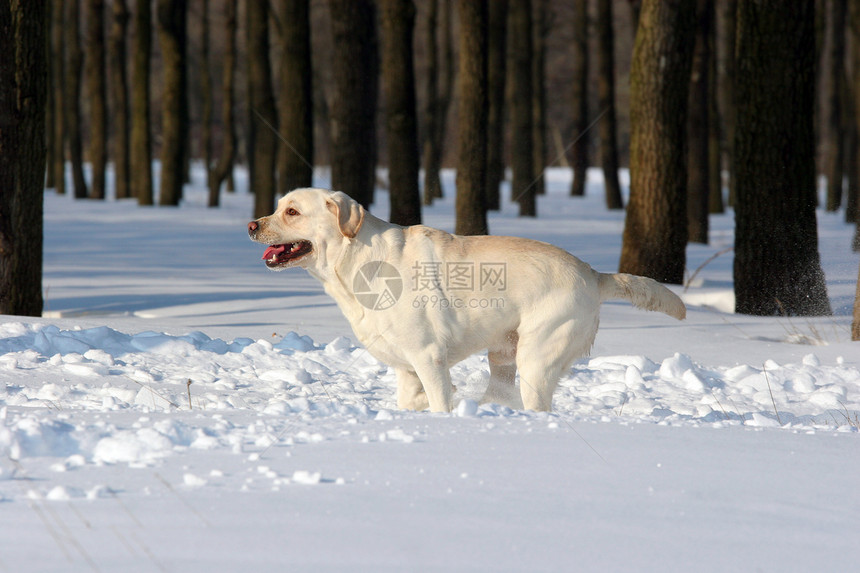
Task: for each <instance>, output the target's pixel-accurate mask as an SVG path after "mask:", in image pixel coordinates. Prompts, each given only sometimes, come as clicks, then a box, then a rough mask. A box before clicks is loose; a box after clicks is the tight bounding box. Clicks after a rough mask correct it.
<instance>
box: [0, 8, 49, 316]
mask: <svg viewBox="0 0 860 573" xmlns="http://www.w3.org/2000/svg"><path fill="white" fill-rule="evenodd" d="M47 16H48V14H47V8H46V3H45V2H2V3H0V53H2V54H3V57H2V58H0V314H11V315H24V316H41V314H42V302H43V301H42V228H43V224H42V205H43V196H44V193H43V189H44V177H45V153H46V149H45V108H46V101H47V82H48V62H47V54H46V50H47V46H48V42H47V38H46V33H47V25H46V23H47Z"/></svg>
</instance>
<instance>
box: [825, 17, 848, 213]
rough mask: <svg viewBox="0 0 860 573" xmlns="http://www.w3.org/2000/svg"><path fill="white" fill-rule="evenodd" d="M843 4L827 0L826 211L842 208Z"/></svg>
mask: <svg viewBox="0 0 860 573" xmlns="http://www.w3.org/2000/svg"><path fill="white" fill-rule="evenodd" d="M846 8H847V0H830V18H829V20H830V39H831V41H830V68H829V70H828V72H829V74H828V76H829V78H828V79H829V81H828V82H827V95H826V96H825V97H827V100H828V105H829V107H830V115H829V117H828V130H827V131H828V133H827V155H826V157H827V204H826V207H827V210H828V211H838V210H839V208H840V207H841V206H842V186H843V178H844V171H843V165H844V161H845V147H844V142H845V130H844V123H843V122H844V118H843V115H844V110H843V109H842V93H843V90H844V89H845V88H844V81H845V16H846Z"/></svg>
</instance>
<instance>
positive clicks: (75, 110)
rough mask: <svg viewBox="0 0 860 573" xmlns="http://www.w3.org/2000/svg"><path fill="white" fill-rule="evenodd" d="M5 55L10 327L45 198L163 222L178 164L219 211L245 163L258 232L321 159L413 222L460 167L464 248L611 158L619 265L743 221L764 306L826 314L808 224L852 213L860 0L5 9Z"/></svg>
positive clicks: (753, 301)
mask: <svg viewBox="0 0 860 573" xmlns="http://www.w3.org/2000/svg"><path fill="white" fill-rule="evenodd" d="M0 44H2V46H0V53H2V56H0V193H2V196H0V313H2V314H21V315H39V314H41V311H42V294H41V250H42V221H41V205H42V196H43V193H44V190H45V189H46V188H47V189H53V190H54V192H56V193H58V194H63V193H68V194H73V196H74V197H76V198H79V199H81V200H105V199H106V198H107V197H108V193H107V192H106V189H107V188H108V174H109V173H110V174H111V177H112V178H113V179H112V189H113V190H114V195H115V198H116V199H133V200H136V203H137V204H139V205H141V206H159V207H161V206H164V207H169V206H174V205H178V204H179V203H180V201H181V200H182V190H183V185H184V184H185V183H186V181H187V180H188V177H189V169H190V165H191V162H192V161H199V162H202V163H203V164H204V165H205V166H206V170H207V174H208V187H209V190H210V193H209V205H210V206H211V207H213V208H216V207H217V206H218V204H219V200H220V198H221V196H222V193H230V192H231V191H233V189H234V186H233V182H232V178H231V175H232V172H233V168H234V167H235V166H239V165H241V166H243V167H244V168H247V169H248V172H249V181H250V189H249V190H250V191H251V192H252V193H253V194H254V197H255V201H254V203H255V207H254V213H253V216H254V217H259V216H263V215H266V214H269V213H270V212H271V211H272V209H273V207H274V202H275V198H276V197H277V196H279V195H280V194H283V193H285V192H287V191H289V190H290V189H294V188H297V187H302V186H308V185H310V183H311V175H312V173H313V171H314V169H325V170H327V172H328V173H329V180H330V182H331V187H332V188H334V189H339V190H342V191H344V192H346V193H348V194H349V195H350V196H352V197H353V198H355V199H356V200H358V201H359V202H360V203H362V204H363V205H365V206H366V207H370V206H371V205H372V204H373V203H374V199H375V198H374V189H376V188H378V187H380V186H385V187H387V189H388V191H389V194H388V195H389V197H390V201H391V205H390V213H391V216H390V218H391V221H392V222H394V223H398V224H402V225H411V224H417V223H420V222H421V211H422V205H427V204H430V203H432V202H433V201H434V199H435V198H437V197H438V196H439V194H440V193H441V186H440V184H439V171H440V169H442V168H453V169H456V173H457V175H456V189H457V191H456V201H457V209H456V229H455V232H456V233H458V234H486V233H488V232H489V229H488V226H487V213H488V211H492V210H494V209H497V208H498V207H499V201H500V200H501V199H500V197H501V195H500V192H499V189H500V186H501V185H502V184H503V182H504V184H506V185H507V184H509V185H510V189H511V193H510V196H511V197H512V198H513V200H514V201H516V203H517V204H518V206H519V213H520V215H521V216H523V217H539V216H540V213H539V212H538V210H537V201H536V198H537V197H538V196H539V195H540V194H541V193H542V190H543V181H542V174H543V172H544V169H545V168H547V167H550V166H562V167H568V168H570V169H572V170H573V173H574V177H573V184H572V186H571V189H570V194H571V196H573V197H575V196H577V195H582V194H583V193H584V178H585V172H586V169H587V168H589V167H599V168H600V169H602V171H603V175H604V180H605V201H606V207H607V209H626V219H625V227H624V236H623V248H622V253H621V262H620V268H619V271H620V272H629V273H633V274H638V275H644V276H649V277H652V278H655V279H657V280H660V281H662V282H666V283H674V284H679V283H681V281H682V279H683V275H684V272H685V249H686V246H687V244H688V243H690V242H698V243H707V241H708V216H709V214H711V213H717V212H723V211H724V210H725V209H733V210H734V214H735V220H736V229H735V245H734V257H735V263H734V289H735V294H736V311H737V312H739V313H745V314H753V315H788V316H795V315H822V314H829V313H830V312H831V310H830V306H829V302H828V299H827V292H826V289H825V286H824V279H823V273H822V271H821V267H820V262H819V254H818V248H817V232H816V209H818V208H822V209H825V210H827V211H831V212H833V211H842V212H844V219H845V223H846V224H852V225H858V222H859V221H860V220H858V216H857V209H858V206H859V205H860V199H858V187H860V161H859V160H858V154H860V144H858V141H860V139H858V133H860V129H858V126H860V113H858V109H860V0H800V1H798V2H794V3H792V7H791V9H790V10H789V9H785V6H784V4H783V3H782V2H779V1H777V0H763V1H758V0H756V1H753V0H696V1H689V0H641V1H640V0H414V1H413V0H154V1H149V0H139V1H134V0H41V1H22V0H2V1H0ZM155 163H158V164H159V166H160V169H158V171H157V173H158V174H159V177H158V179H157V180H156V179H155V178H154V173H156V171H155V170H154V169H153V165H154V164H155ZM109 166H110V167H111V169H109V168H108V167H109ZM379 168H383V169H379ZM622 168H628V169H629V171H630V188H629V190H622V188H621V185H620V183H619V177H618V173H619V169H622ZM382 173H384V174H385V176H384V177H383V176H381V174H382ZM819 182H822V183H819ZM819 188H821V190H822V191H823V192H822V193H819ZM625 198H626V199H627V201H626V204H625ZM571 200H575V199H571ZM130 208H131V207H130ZM249 215H251V214H250V213H249ZM852 249H853V250H854V251H857V250H860V227H858V228H857V232H856V233H855V239H854V243H853V245H846V246H845V250H846V256H848V255H849V253H850V252H851V251H852ZM857 299H858V302H855V310H854V315H855V316H854V327H853V336H854V338H855V339H860V286H858V295H857Z"/></svg>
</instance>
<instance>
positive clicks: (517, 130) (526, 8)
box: [461, 0, 537, 217]
mask: <svg viewBox="0 0 860 573" xmlns="http://www.w3.org/2000/svg"><path fill="white" fill-rule="evenodd" d="M508 17H509V20H508V41H509V48H508V80H509V82H510V84H509V85H510V88H509V89H510V92H509V98H510V100H509V102H510V123H511V125H510V128H511V133H513V134H514V136H513V137H512V138H511V170H512V172H513V179H512V181H511V196H512V198H513V200H514V201H516V202H518V203H519V204H520V216H525V217H534V216H536V215H537V201H536V197H535V188H534V174H535V167H534V137H533V134H532V126H533V118H532V92H533V86H532V65H533V64H532V56H533V46H532V3H531V0H510V4H509V9H508ZM461 49H462V46H461Z"/></svg>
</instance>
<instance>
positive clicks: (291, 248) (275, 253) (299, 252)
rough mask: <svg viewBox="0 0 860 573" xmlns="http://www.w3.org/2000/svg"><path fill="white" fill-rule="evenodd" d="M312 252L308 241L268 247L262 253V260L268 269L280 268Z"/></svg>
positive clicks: (311, 246)
mask: <svg viewBox="0 0 860 573" xmlns="http://www.w3.org/2000/svg"><path fill="white" fill-rule="evenodd" d="M312 250H313V245H311V243H310V242H309V241H297V242H295V243H284V244H281V245H270V246H269V247H268V248H267V249H266V251H265V252H264V253H263V260H264V261H266V266H267V267H269V268H275V267H280V266H283V265H288V264H290V263H292V262H294V261H296V260H298V259H300V258H302V257H304V256H305V255H307V254H309V253H310V252H311V251H312Z"/></svg>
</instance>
